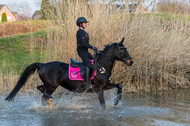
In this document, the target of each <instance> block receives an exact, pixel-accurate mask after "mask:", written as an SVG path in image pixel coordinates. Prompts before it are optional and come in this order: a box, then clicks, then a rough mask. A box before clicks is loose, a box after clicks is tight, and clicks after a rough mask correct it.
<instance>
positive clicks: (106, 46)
mask: <svg viewBox="0 0 190 126" xmlns="http://www.w3.org/2000/svg"><path fill="white" fill-rule="evenodd" d="M114 44H116V43H112V44H107V45H105V46H104V47H105V48H104V49H103V50H101V51H100V53H105V52H106V51H107V50H108V49H109V47H111V46H113V45H114Z"/></svg>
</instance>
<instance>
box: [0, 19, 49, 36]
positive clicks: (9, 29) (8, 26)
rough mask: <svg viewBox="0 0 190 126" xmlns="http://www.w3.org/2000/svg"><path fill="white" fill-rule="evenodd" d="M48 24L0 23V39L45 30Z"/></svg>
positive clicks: (38, 21)
mask: <svg viewBox="0 0 190 126" xmlns="http://www.w3.org/2000/svg"><path fill="white" fill-rule="evenodd" d="M49 24H50V22H48V21H45V20H29V21H15V22H3V23H2V22H1V23H0V37H6V36H12V35H15V34H22V33H31V32H36V31H38V30H41V29H46V28H47V27H48V26H50V25H49Z"/></svg>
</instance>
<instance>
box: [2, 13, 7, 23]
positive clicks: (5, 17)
mask: <svg viewBox="0 0 190 126" xmlns="http://www.w3.org/2000/svg"><path fill="white" fill-rule="evenodd" d="M6 21H7V15H6V13H3V14H2V22H6Z"/></svg>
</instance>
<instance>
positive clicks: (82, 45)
mask: <svg viewBox="0 0 190 126" xmlns="http://www.w3.org/2000/svg"><path fill="white" fill-rule="evenodd" d="M87 23H88V21H87V20H86V18H84V17H79V18H78V19H77V21H76V24H77V26H78V27H79V29H78V31H77V35H76V37H77V52H78V55H79V56H80V58H81V59H82V61H83V62H84V65H85V67H86V69H85V71H86V72H85V81H86V90H88V89H90V88H92V86H91V85H90V75H89V74H90V71H91V70H92V69H93V66H92V63H91V62H90V60H91V59H93V57H92V55H91V54H90V53H89V52H88V48H90V49H93V50H94V52H95V53H97V51H98V49H97V48H96V47H93V46H91V45H90V44H89V35H88V33H87V32H86V31H85V29H86V27H87Z"/></svg>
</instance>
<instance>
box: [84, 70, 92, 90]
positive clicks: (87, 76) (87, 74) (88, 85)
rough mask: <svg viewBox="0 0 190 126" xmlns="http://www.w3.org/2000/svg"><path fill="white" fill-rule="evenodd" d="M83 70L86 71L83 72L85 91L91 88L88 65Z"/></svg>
mask: <svg viewBox="0 0 190 126" xmlns="http://www.w3.org/2000/svg"><path fill="white" fill-rule="evenodd" d="M85 71H86V72H85V74H86V78H85V80H86V91H88V90H89V89H90V88H92V87H91V85H90V70H89V68H88V67H86V70H85Z"/></svg>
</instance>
